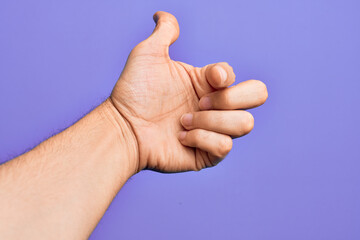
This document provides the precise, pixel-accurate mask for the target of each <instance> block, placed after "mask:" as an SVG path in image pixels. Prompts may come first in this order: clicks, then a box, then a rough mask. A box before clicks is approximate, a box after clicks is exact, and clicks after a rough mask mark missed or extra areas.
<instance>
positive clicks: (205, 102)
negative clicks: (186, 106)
mask: <svg viewBox="0 0 360 240" xmlns="http://www.w3.org/2000/svg"><path fill="white" fill-rule="evenodd" d="M199 107H200V108H201V109H203V110H207V109H210V108H211V100H210V97H203V98H201V99H200V102H199Z"/></svg>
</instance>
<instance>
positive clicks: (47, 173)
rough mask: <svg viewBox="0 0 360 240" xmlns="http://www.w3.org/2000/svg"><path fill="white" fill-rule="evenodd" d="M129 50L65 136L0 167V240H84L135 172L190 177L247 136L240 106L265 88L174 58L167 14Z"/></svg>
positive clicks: (263, 95) (256, 99)
mask: <svg viewBox="0 0 360 240" xmlns="http://www.w3.org/2000/svg"><path fill="white" fill-rule="evenodd" d="M154 20H155V22H156V27H155V29H154V31H153V33H152V34H151V36H149V38H147V39H146V40H144V41H142V42H141V43H139V44H138V45H137V46H136V47H135V48H134V49H133V50H132V51H131V53H130V55H129V58H128V60H127V63H126V66H125V68H124V69H123V71H122V74H121V76H120V78H119V80H118V82H117V83H116V85H115V87H114V89H113V92H112V94H111V96H110V97H109V98H108V99H107V100H106V101H105V102H104V103H102V104H101V105H99V106H98V107H97V108H96V109H94V110H93V111H92V112H90V113H89V114H88V115H86V116H85V117H84V118H82V119H81V120H79V121H78V122H77V123H75V124H74V125H73V126H71V127H69V128H68V129H66V130H65V131H63V132H61V133H59V134H57V135H55V136H53V137H51V138H49V139H48V140H46V141H44V142H43V143H41V144H40V145H38V146H37V147H35V148H34V149H33V150H31V151H29V152H27V153H25V154H23V155H21V156H19V157H17V158H15V159H13V160H10V161H8V162H7V163H5V164H3V165H1V166H0V196H1V197H0V239H86V238H88V237H89V235H90V234H91V232H92V231H93V229H94V228H95V227H96V224H97V223H98V222H99V220H100V219H101V217H102V216H103V214H104V213H105V211H106V209H107V207H108V206H109V204H110V203H111V201H112V200H113V198H114V196H115V195H116V193H117V192H118V191H119V190H120V189H121V187H122V186H123V184H124V183H125V182H126V181H127V179H129V178H130V177H131V176H133V175H134V174H136V173H138V172H140V171H141V170H143V169H152V170H155V171H159V172H182V171H199V170H201V169H203V168H206V167H212V166H215V165H216V164H218V163H219V162H220V161H221V160H222V159H223V158H224V157H225V156H226V155H227V154H228V153H229V151H230V150H231V148H232V139H233V138H236V137H241V136H243V135H246V134H247V133H249V132H250V131H251V130H252V128H253V126H254V118H253V117H252V115H251V114H250V113H249V112H247V111H245V110H246V109H249V108H253V107H257V106H260V105H261V104H263V103H264V102H265V101H266V99H267V96H268V94H267V89H266V86H265V85H264V84H263V83H262V82H260V81H258V80H248V81H244V82H241V83H239V84H237V85H234V86H231V87H229V86H230V85H232V84H233V83H234V81H235V74H234V72H233V69H232V67H231V66H230V65H229V64H227V63H224V62H221V63H215V64H209V65H207V66H204V67H201V68H198V67H193V66H190V65H188V64H186V63H182V62H178V61H173V60H171V59H170V57H169V54H168V49H169V46H170V45H171V44H172V43H173V42H174V41H175V40H176V39H177V38H178V36H179V26H178V23H177V20H176V18H175V17H174V16H172V15H171V14H169V13H166V12H157V13H155V15H154Z"/></svg>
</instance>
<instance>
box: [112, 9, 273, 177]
mask: <svg viewBox="0 0 360 240" xmlns="http://www.w3.org/2000/svg"><path fill="white" fill-rule="evenodd" d="M154 21H155V22H156V27H155V29H154V31H153V33H152V34H151V35H150V37H149V38H147V39H146V40H144V41H142V42H141V43H139V44H138V45H137V46H136V47H135V48H134V49H133V50H132V51H131V53H130V55H129V57H128V60H127V62H126V66H125V68H124V70H123V72H122V73H121V76H120V78H119V80H118V82H117V84H116V86H115V88H114V89H113V92H112V94H111V97H110V99H111V101H112V103H113V104H114V106H115V108H116V109H117V110H118V111H119V113H120V115H121V116H122V117H123V118H124V119H125V120H126V122H127V125H128V126H129V127H130V128H131V131H132V132H133V135H134V137H135V138H136V139H135V141H134V142H136V144H137V146H136V148H137V149H138V154H137V156H138V159H136V161H138V162H137V163H136V166H137V167H136V171H140V170H142V169H153V170H156V171H160V172H181V171H189V170H195V171H198V170H201V169H203V168H205V167H211V166H214V165H216V164H217V163H218V162H220V161H221V160H222V159H223V158H224V157H225V156H226V154H227V153H228V152H229V151H230V150H231V148H232V138H234V137H239V136H243V135H245V134H247V133H248V132H250V131H251V130H252V128H253V125H254V119H253V117H252V115H251V114H250V113H248V112H246V111H244V110H243V109H247V108H253V107H256V106H259V105H261V104H263V103H264V102H265V100H266V98H267V90H266V86H265V85H264V84H263V83H262V82H260V81H257V80H249V81H245V82H242V83H240V84H237V85H235V86H232V87H229V86H230V85H231V84H233V83H234V81H235V74H234V72H233V69H232V68H231V67H230V66H229V65H228V64H227V63H216V64H209V65H207V66H205V67H202V68H198V67H193V66H190V65H188V64H185V63H182V62H178V61H173V60H171V59H170V57H169V51H168V50H169V46H170V45H171V44H172V43H173V42H175V40H176V39H177V38H178V36H179V26H178V23H177V20H176V18H175V17H174V16H173V15H171V14H169V13H166V12H157V13H155V15H154ZM240 109H242V110H240Z"/></svg>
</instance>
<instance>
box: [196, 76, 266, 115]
mask: <svg viewBox="0 0 360 240" xmlns="http://www.w3.org/2000/svg"><path fill="white" fill-rule="evenodd" d="M267 97H268V93H267V89H266V86H265V84H264V83H263V82H261V81H258V80H248V81H245V82H242V83H239V84H237V85H235V86H232V87H229V88H226V89H223V90H219V91H215V92H212V93H209V94H206V95H205V96H203V97H202V98H201V99H200V101H199V108H200V109H201V110H209V109H222V110H233V109H248V108H254V107H257V106H260V105H262V104H263V103H264V102H265V101H266V99H267Z"/></svg>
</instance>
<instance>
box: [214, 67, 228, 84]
mask: <svg viewBox="0 0 360 240" xmlns="http://www.w3.org/2000/svg"><path fill="white" fill-rule="evenodd" d="M216 67H217V68H218V70H219V73H220V78H221V82H225V81H226V79H227V73H226V71H225V69H224V68H223V67H220V66H216Z"/></svg>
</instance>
